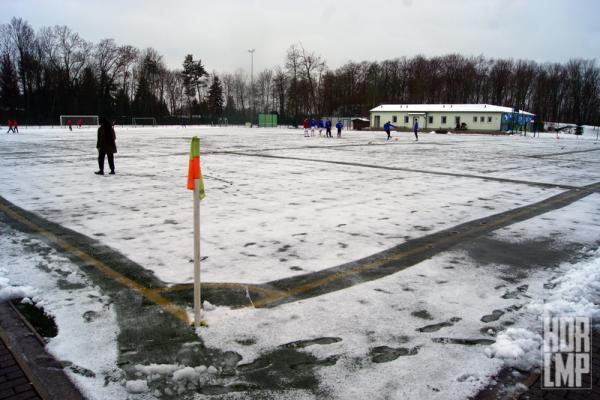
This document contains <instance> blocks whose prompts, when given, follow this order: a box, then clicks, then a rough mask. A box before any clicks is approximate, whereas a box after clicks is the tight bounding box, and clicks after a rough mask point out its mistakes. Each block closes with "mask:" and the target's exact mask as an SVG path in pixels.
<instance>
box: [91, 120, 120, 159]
mask: <svg viewBox="0 0 600 400" xmlns="http://www.w3.org/2000/svg"><path fill="white" fill-rule="evenodd" d="M115 139H116V135H115V131H114V129H112V128H111V129H110V132H107V131H106V129H105V127H104V126H101V127H100V128H98V141H97V142H96V148H97V149H98V151H100V152H102V153H107V154H113V153H116V152H117V145H116V144H115Z"/></svg>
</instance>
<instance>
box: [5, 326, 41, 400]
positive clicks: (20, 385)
mask: <svg viewBox="0 0 600 400" xmlns="http://www.w3.org/2000/svg"><path fill="white" fill-rule="evenodd" d="M0 399H1V400H17V399H23V400H25V399H41V397H40V396H39V395H38V393H37V391H36V390H35V388H34V387H33V385H32V384H31V381H30V380H29V379H28V378H27V376H26V375H25V373H24V372H23V369H22V368H21V367H20V366H19V364H17V360H16V359H15V357H14V356H13V354H12V353H11V352H10V351H9V350H8V347H6V343H4V341H3V340H1V337H0Z"/></svg>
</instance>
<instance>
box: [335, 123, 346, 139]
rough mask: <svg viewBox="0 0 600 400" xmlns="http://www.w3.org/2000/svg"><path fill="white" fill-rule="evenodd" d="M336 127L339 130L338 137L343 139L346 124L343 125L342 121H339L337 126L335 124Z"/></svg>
mask: <svg viewBox="0 0 600 400" xmlns="http://www.w3.org/2000/svg"><path fill="white" fill-rule="evenodd" d="M335 127H336V128H337V137H338V138H341V137H342V128H343V127H344V124H342V120H339V121H338V122H337V124H335Z"/></svg>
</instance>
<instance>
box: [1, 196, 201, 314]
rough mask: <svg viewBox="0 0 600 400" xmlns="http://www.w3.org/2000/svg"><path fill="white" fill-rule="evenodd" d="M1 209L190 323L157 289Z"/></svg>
mask: <svg viewBox="0 0 600 400" xmlns="http://www.w3.org/2000/svg"><path fill="white" fill-rule="evenodd" d="M0 210H2V212H4V213H6V214H7V215H9V216H10V217H11V218H13V219H14V220H16V221H18V222H20V223H22V224H23V225H25V226H27V227H29V228H30V229H32V230H34V231H37V232H39V233H40V234H42V235H43V236H45V237H46V238H47V239H48V240H50V241H51V242H53V243H55V244H56V245H58V246H59V247H61V248H62V249H63V250H65V251H66V252H68V253H70V254H72V255H74V256H75V257H77V258H79V259H80V260H82V261H84V262H86V263H88V264H90V265H92V266H93V267H95V268H96V269H97V270H99V271H100V272H102V273H103V274H104V275H106V276H108V277H109V278H111V279H112V280H114V281H115V282H118V283H120V284H121V285H123V286H126V287H128V288H129V289H131V290H133V291H135V292H137V293H139V294H140V295H142V296H143V297H145V298H146V299H148V300H150V301H151V302H153V303H154V304H156V305H158V306H159V307H161V308H162V309H163V310H165V311H166V312H168V313H169V314H171V315H173V316H174V317H175V318H177V319H179V320H180V321H182V322H184V323H186V324H188V325H189V324H190V319H189V317H188V314H187V312H186V311H185V310H184V309H182V308H181V307H179V306H177V305H175V304H174V303H172V302H171V301H169V300H167V299H165V298H164V297H162V296H160V295H159V294H158V293H157V292H156V291H155V290H152V289H148V288H147V287H144V286H142V285H140V284H139V283H137V282H135V281H133V280H131V279H129V278H127V277H126V276H124V275H122V274H120V273H119V272H117V271H115V270H113V269H112V268H110V267H109V266H108V265H106V264H104V263H103V262H102V261H100V260H98V259H96V258H94V257H92V256H90V255H89V254H87V253H85V252H83V251H82V250H80V249H78V248H76V247H75V246H73V245H71V244H70V243H68V242H67V241H65V240H63V239H61V238H59V237H57V236H56V235H54V234H53V233H51V232H49V231H48V230H46V229H44V228H42V227H41V226H38V225H37V224H35V223H33V222H31V221H30V220H28V219H27V218H25V217H24V216H22V215H21V214H19V213H17V212H16V211H13V210H11V209H10V208H8V207H6V206H5V205H3V204H0Z"/></svg>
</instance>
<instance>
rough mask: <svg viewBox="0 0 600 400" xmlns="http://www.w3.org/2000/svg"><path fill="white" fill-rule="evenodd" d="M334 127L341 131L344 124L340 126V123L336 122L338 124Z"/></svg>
mask: <svg viewBox="0 0 600 400" xmlns="http://www.w3.org/2000/svg"><path fill="white" fill-rule="evenodd" d="M335 127H336V128H338V129H342V128H343V127H344V124H342V122H341V121H338V123H337V124H335Z"/></svg>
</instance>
